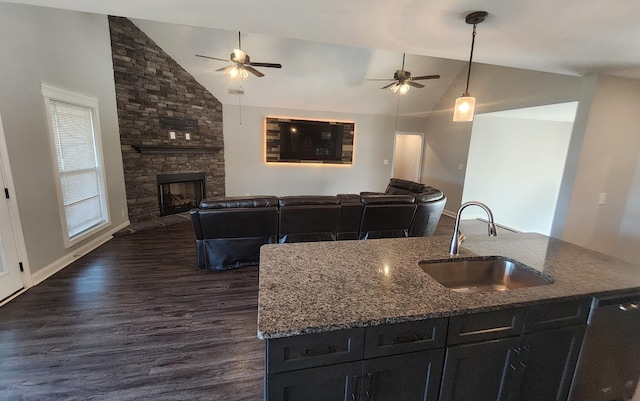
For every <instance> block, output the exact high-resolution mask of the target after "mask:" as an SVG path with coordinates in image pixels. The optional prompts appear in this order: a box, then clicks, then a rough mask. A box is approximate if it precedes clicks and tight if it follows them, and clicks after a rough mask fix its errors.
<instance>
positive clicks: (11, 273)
mask: <svg viewBox="0 0 640 401" xmlns="http://www.w3.org/2000/svg"><path fill="white" fill-rule="evenodd" d="M0 140H1V141H0V146H5V144H4V131H3V128H2V119H0ZM3 154H4V152H0V188H2V189H0V191H1V192H4V191H5V190H4V189H5V188H7V186H6V184H5V183H6V181H7V180H6V178H5V177H6V176H5V172H4V171H3V165H4V162H6V160H3V159H2V155H3ZM0 195H1V199H0V301H2V300H3V299H5V298H7V297H9V296H10V295H12V294H14V293H16V292H18V291H20V290H21V289H22V288H24V282H23V281H22V274H21V273H20V261H19V259H18V249H17V247H16V242H15V237H14V227H13V224H12V222H11V214H10V211H9V199H7V197H6V196H5V193H0Z"/></svg>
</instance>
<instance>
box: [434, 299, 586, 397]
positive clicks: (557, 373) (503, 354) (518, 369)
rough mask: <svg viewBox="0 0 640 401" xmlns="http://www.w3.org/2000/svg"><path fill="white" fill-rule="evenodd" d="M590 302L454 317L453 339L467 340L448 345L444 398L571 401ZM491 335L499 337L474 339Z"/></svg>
mask: <svg viewBox="0 0 640 401" xmlns="http://www.w3.org/2000/svg"><path fill="white" fill-rule="evenodd" d="M590 303H591V302H590V299H581V300H576V301H564V302H556V303H550V304H544V305H538V306H534V307H529V308H526V309H515V310H513V311H508V310H507V311H498V312H488V313H483V314H475V315H470V316H468V318H469V321H468V322H467V321H466V320H467V317H466V316H459V317H455V318H451V322H450V324H449V330H450V331H449V338H448V340H449V341H448V343H449V344H451V343H453V344H458V343H460V342H462V343H463V344H461V345H454V346H450V347H449V348H447V355H446V360H445V367H444V374H443V381H442V390H441V396H440V401H463V400H474V401H565V400H566V399H567V397H568V394H569V390H570V389H571V381H572V378H573V374H574V371H575V367H576V363H577V361H578V357H579V353H580V347H581V345H582V339H583V337H584V332H585V327H586V326H585V324H586V320H587V317H588V314H589V307H590ZM519 322H522V323H523V325H521V324H519ZM452 327H453V328H454V329H455V330H453V331H452V330H451V329H452ZM458 327H462V328H464V330H459V329H458ZM521 333H524V334H522V335H521ZM500 336H502V337H506V338H496V337H500ZM485 338H496V339H492V340H490V341H480V342H474V341H475V340H477V339H485ZM465 342H466V343H465Z"/></svg>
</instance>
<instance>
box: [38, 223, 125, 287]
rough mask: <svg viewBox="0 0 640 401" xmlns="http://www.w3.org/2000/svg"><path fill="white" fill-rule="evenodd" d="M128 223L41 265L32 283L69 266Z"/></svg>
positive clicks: (41, 280) (39, 281)
mask: <svg viewBox="0 0 640 401" xmlns="http://www.w3.org/2000/svg"><path fill="white" fill-rule="evenodd" d="M129 224H131V223H130V222H129V220H127V221H125V222H124V223H122V224H120V225H118V226H116V227H113V228H111V229H110V230H108V231H106V232H105V233H103V234H102V235H100V236H99V237H97V238H95V239H93V240H92V241H89V242H87V243H86V244H84V245H82V246H81V247H79V248H76V249H74V250H73V251H72V252H71V253H68V254H66V255H64V256H63V257H61V258H60V259H58V260H56V261H55V262H53V263H51V264H49V265H47V266H45V267H43V268H42V269H40V270H38V271H37V272H35V273H33V274H32V275H31V281H32V283H33V285H34V286H35V285H38V284H40V283H41V282H43V281H44V280H46V279H48V278H49V277H51V276H53V275H54V274H56V273H57V272H59V271H60V270H62V269H64V268H65V267H67V266H69V265H70V264H71V263H73V262H74V261H76V260H78V259H80V258H81V257H83V256H84V255H86V254H87V253H89V252H91V251H93V250H94V249H96V248H97V247H99V246H100V245H102V244H104V243H105V242H107V241H109V240H110V239H111V238H113V234H115V233H116V232H118V231H120V230H122V229H123V228H125V227H127V226H128V225H129Z"/></svg>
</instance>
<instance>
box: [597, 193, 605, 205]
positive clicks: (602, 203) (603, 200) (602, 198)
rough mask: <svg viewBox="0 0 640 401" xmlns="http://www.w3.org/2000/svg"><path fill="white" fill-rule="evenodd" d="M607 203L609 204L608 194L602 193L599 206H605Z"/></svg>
mask: <svg viewBox="0 0 640 401" xmlns="http://www.w3.org/2000/svg"><path fill="white" fill-rule="evenodd" d="M605 203H607V193H606V192H601V193H600V196H599V197H598V205H604V204H605Z"/></svg>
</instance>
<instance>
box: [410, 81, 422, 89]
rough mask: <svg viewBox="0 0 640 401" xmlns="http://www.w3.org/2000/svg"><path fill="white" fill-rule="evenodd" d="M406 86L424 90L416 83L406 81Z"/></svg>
mask: <svg viewBox="0 0 640 401" xmlns="http://www.w3.org/2000/svg"><path fill="white" fill-rule="evenodd" d="M406 83H407V85H411V86H413V87H414V88H424V85H422V84H419V83H417V82H412V81H406Z"/></svg>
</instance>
